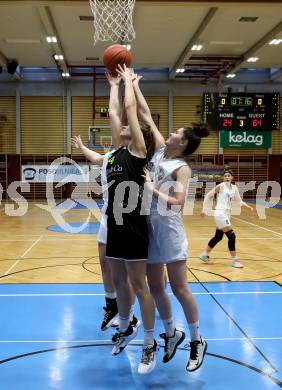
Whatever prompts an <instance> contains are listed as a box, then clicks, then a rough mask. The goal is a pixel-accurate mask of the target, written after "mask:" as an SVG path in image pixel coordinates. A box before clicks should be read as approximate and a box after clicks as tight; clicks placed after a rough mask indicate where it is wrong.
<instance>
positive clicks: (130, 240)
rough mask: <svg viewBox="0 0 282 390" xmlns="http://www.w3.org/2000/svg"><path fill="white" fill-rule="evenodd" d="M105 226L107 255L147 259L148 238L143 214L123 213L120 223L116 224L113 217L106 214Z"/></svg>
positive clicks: (129, 258)
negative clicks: (106, 231) (121, 222)
mask: <svg viewBox="0 0 282 390" xmlns="http://www.w3.org/2000/svg"><path fill="white" fill-rule="evenodd" d="M107 228H108V233H107V249H106V256H107V257H109V258H113V259H124V260H147V258H148V245H149V239H148V227H147V221H146V216H145V215H141V216H140V215H139V214H137V213H135V214H123V224H122V225H117V224H116V221H115V218H114V217H113V216H108V221H107Z"/></svg>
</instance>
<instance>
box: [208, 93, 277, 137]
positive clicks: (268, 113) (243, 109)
mask: <svg viewBox="0 0 282 390" xmlns="http://www.w3.org/2000/svg"><path fill="white" fill-rule="evenodd" d="M279 103H280V95H279V93H204V95H203V121H204V122H205V123H207V124H208V125H210V127H211V128H212V129H217V130H233V131H235V130H237V131H240V130H242V131H248V130H262V131H266V130H276V129H279V126H280V123H279V118H280V111H279V110H280V106H279Z"/></svg>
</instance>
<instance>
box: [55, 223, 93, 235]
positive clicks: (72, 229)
mask: <svg viewBox="0 0 282 390" xmlns="http://www.w3.org/2000/svg"><path fill="white" fill-rule="evenodd" d="M99 227H100V223H99V222H72V223H63V224H61V225H51V226H48V227H47V229H48V230H51V231H52V232H58V233H75V234H97V233H98V231H99Z"/></svg>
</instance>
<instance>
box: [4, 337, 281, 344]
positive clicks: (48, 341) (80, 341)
mask: <svg viewBox="0 0 282 390" xmlns="http://www.w3.org/2000/svg"><path fill="white" fill-rule="evenodd" d="M251 339H252V340H282V337H279V336H278V337H252V338H251ZM184 340H185V341H190V338H185V339H184ZM205 340H207V341H238V340H239V341H240V340H241V341H247V340H246V338H245V337H230V338H229V337H223V338H206V337H205ZM143 341H144V340H136V339H134V340H133V341H132V342H133V343H136V342H141V343H143ZM159 341H161V340H159ZM105 342H110V343H112V340H111V339H109V340H107V339H106V340H103V339H100V340H0V344H8V343H11V344H12V343H105Z"/></svg>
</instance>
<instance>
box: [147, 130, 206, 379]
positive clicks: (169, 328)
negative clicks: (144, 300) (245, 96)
mask: <svg viewBox="0 0 282 390" xmlns="http://www.w3.org/2000/svg"><path fill="white" fill-rule="evenodd" d="M208 135H209V132H208V130H207V129H206V128H205V127H202V126H200V125H195V124H192V125H191V126H189V127H187V128H180V129H178V130H177V131H176V132H175V133H172V134H171V135H170V137H169V139H168V140H167V141H166V143H165V146H163V148H162V149H161V150H159V151H158V154H157V155H155V160H154V162H155V166H154V169H155V171H154V175H153V176H154V182H152V181H151V176H152V175H150V173H147V175H146V180H147V183H146V187H147V190H148V191H149V192H151V193H152V203H151V208H150V216H149V218H148V224H149V257H148V264H147V276H148V283H149V287H150V290H151V294H152V295H153V297H154V299H155V302H156V305H157V308H158V311H159V313H160V316H161V318H162V321H163V325H164V328H165V333H162V334H161V335H160V336H161V337H162V338H163V339H164V341H165V348H164V356H163V362H164V363H167V362H169V361H170V360H171V359H172V358H173V356H174V354H175V352H176V349H177V346H178V345H180V344H181V343H182V341H183V340H184V338H185V333H184V332H182V331H180V330H178V329H176V326H175V322H174V320H173V317H172V308H171V301H170V298H169V295H168V293H167V291H166V289H165V283H164V265H166V268H167V273H168V278H169V281H170V284H171V288H172V291H173V293H174V295H175V296H176V298H177V299H178V301H179V303H180V304H181V306H182V309H183V312H184V315H185V317H186V320H187V323H188V326H189V330H190V336H191V342H190V346H191V351H190V356H189V359H188V362H187V365H186V370H187V371H189V372H191V371H195V370H197V369H198V368H199V367H200V366H201V364H202V363H203V359H204V356H205V353H206V350H207V342H206V341H205V340H204V339H203V338H202V337H201V335H200V329H199V315H198V307H197V303H196V301H195V299H194V297H193V295H192V293H191V291H190V289H189V288H188V285H187V269H186V260H187V258H188V242H187V239H186V234H185V228H184V225H183V222H182V209H183V206H184V203H185V199H186V193H187V187H188V182H189V179H190V178H191V169H190V167H189V166H188V164H187V162H186V157H187V156H188V155H190V154H192V153H193V152H194V151H195V150H196V149H197V148H198V147H199V145H200V143H201V138H202V137H207V136H208Z"/></svg>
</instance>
